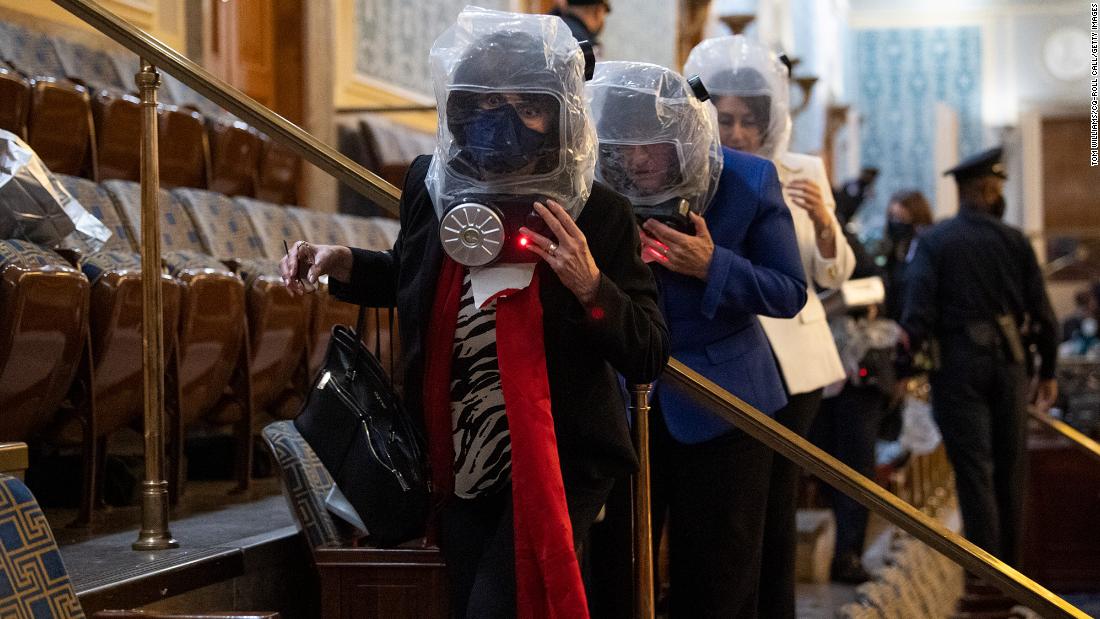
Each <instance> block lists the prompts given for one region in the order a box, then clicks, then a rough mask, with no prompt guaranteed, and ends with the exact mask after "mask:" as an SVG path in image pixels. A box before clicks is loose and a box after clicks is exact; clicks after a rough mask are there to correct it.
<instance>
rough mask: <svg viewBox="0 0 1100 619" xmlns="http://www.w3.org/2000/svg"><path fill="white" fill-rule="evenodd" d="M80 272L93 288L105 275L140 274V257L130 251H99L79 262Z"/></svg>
mask: <svg viewBox="0 0 1100 619" xmlns="http://www.w3.org/2000/svg"><path fill="white" fill-rule="evenodd" d="M80 270H81V271H83V272H84V277H87V278H88V281H89V282H91V283H92V285H93V286H94V285H95V283H96V282H97V281H98V280H99V278H100V277H103V275H105V274H107V273H119V274H124V273H141V255H140V254H135V253H134V252H131V251H101V252H96V253H94V254H92V255H90V256H84V257H83V258H81V260H80Z"/></svg>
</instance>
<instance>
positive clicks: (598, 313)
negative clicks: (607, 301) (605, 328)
mask: <svg viewBox="0 0 1100 619" xmlns="http://www.w3.org/2000/svg"><path fill="white" fill-rule="evenodd" d="M589 314H591V315H592V318H593V319H594V320H603V316H604V312H603V308H602V307H593V308H592V309H591V310H589Z"/></svg>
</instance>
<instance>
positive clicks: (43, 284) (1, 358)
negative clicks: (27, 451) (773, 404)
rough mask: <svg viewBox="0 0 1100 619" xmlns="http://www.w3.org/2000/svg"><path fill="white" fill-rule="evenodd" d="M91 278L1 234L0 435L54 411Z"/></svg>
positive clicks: (81, 331) (69, 373) (11, 437)
mask: <svg viewBox="0 0 1100 619" xmlns="http://www.w3.org/2000/svg"><path fill="white" fill-rule="evenodd" d="M88 288H89V286H88V280H87V279H86V278H85V277H84V275H83V274H81V273H80V271H78V270H77V269H76V268H74V267H73V266H72V265H70V264H69V263H68V262H66V261H65V259H63V258H62V257H61V256H59V255H57V254H56V253H54V252H52V251H49V250H46V249H42V248H40V247H38V246H36V245H33V244H31V243H28V242H26V241H18V240H13V239H9V240H6V241H4V240H0V440H2V441H26V440H27V439H28V438H30V437H31V436H33V435H35V434H36V433H38V432H39V431H41V430H43V429H45V427H46V426H47V425H49V423H50V422H51V421H52V420H53V419H54V416H55V413H56V411H57V408H58V406H59V405H60V404H61V401H62V400H63V399H64V397H65V394H66V392H67V391H68V389H69V386H70V384H71V383H72V381H73V377H74V376H75V375H76V372H77V367H78V364H79V363H80V361H81V351H82V350H84V342H85V337H86V336H87V332H88V292H89V291H88Z"/></svg>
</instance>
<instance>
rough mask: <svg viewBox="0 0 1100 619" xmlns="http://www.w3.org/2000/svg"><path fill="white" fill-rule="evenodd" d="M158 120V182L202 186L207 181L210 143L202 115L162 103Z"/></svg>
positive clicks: (167, 184) (169, 184)
mask: <svg viewBox="0 0 1100 619" xmlns="http://www.w3.org/2000/svg"><path fill="white" fill-rule="evenodd" d="M158 119H159V121H158V129H159V138H160V139H159V144H160V153H159V154H160V182H161V185H162V186H164V187H168V188H172V187H195V188H197V189H205V188H206V187H207V184H208V182H209V179H208V176H209V170H210V146H209V144H208V142H207V139H206V123H205V121H204V120H203V117H202V114H199V113H198V112H196V111H194V110H189V109H185V108H181V107H176V106H172V105H162V106H161V108H160V112H159V115H158Z"/></svg>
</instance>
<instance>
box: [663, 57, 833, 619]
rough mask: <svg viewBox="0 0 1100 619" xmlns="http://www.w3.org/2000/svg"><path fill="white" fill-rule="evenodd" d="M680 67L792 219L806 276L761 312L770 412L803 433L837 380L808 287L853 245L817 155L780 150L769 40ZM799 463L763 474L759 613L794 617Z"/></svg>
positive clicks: (783, 111)
mask: <svg viewBox="0 0 1100 619" xmlns="http://www.w3.org/2000/svg"><path fill="white" fill-rule="evenodd" d="M684 67H685V69H684V70H685V71H688V72H694V73H697V74H699V75H700V76H701V77H702V79H703V82H704V83H705V84H706V85H707V88H708V90H709V91H710V94H711V97H712V98H711V102H712V103H713V104H714V106H715V108H717V112H718V127H719V133H720V135H721V137H722V144H724V145H725V146H728V147H730V148H735V149H737V150H741V151H744V152H747V153H753V154H756V155H760V156H762V157H767V158H768V159H771V160H772V161H773V162H775V166H776V169H777V170H778V172H779V181H780V182H781V183H782V184H783V196H784V198H786V202H787V206H789V207H790V211H791V216H792V217H793V218H794V227H795V232H796V233H797V235H798V249H799V253H800V254H801V258H802V261H801V262H802V268H803V271H804V275H805V278H806V284H807V291H806V292H807V295H808V296H807V301H806V306H805V307H804V308H802V311H800V312H799V313H798V316H796V317H794V318H792V319H788V320H782V319H776V318H771V317H764V316H761V318H760V322H761V324H762V325H763V326H764V332H765V333H767V335H768V341H769V342H770V343H771V346H772V350H773V351H774V353H775V357H776V359H777V360H778V361H779V367H780V369H781V370H782V372H783V381H784V385H785V386H786V389H787V396H788V399H789V401H788V403H787V406H785V407H784V408H783V409H782V410H780V411H778V412H777V413H776V415H775V418H776V419H777V420H778V421H780V422H782V423H783V424H784V425H786V426H787V427H788V428H790V429H791V430H794V431H795V432H797V433H798V434H800V435H802V436H806V434H807V433H808V432H809V429H810V425H811V424H812V423H813V418H814V416H815V415H816V414H817V410H818V408H819V407H820V405H821V397H822V390H823V388H824V387H825V386H826V385H829V384H830V383H833V382H836V381H838V380H843V379H844V377H845V373H844V367H843V365H842V364H841V361H840V355H839V354H838V353H837V349H836V344H835V343H834V342H833V337H832V333H831V332H830V331H829V325H828V322H826V318H825V309H824V307H823V306H822V304H821V301H819V300H818V298H817V295H816V294H815V286H816V287H819V288H837V287H839V286H840V285H841V284H842V283H844V282H845V281H846V280H847V279H848V277H849V276H851V274H852V270H853V269H854V268H855V254H853V253H852V248H851V247H849V245H848V241H847V240H846V239H845V237H844V234H843V231H842V229H841V227H840V224H839V223H838V222H837V219H836V217H835V216H834V214H833V213H834V211H835V210H836V205H835V202H834V201H833V192H832V190H831V189H830V187H829V180H828V178H827V177H826V175H825V166H824V164H823V163H822V161H821V159H820V158H818V157H813V156H810V155H800V154H796V153H791V152H789V151H788V150H787V145H788V142H789V140H790V134H791V118H790V113H789V109H788V98H789V91H790V84H789V76H788V71H787V68H786V67H785V66H784V65H783V63H782V62H780V60H779V58H778V57H777V56H776V55H775V54H774V53H772V52H770V51H769V50H768V49H767V48H765V47H763V46H761V45H759V44H757V43H753V42H750V41H749V40H748V39H746V38H745V37H743V36H731V37H719V38H715V39H707V40H705V41H703V42H702V43H700V44H699V45H697V46H696V47H695V49H693V50H692V51H691V54H690V55H689V56H688V60H687V63H685V65H684ZM797 489H798V467H796V466H795V465H794V464H793V463H792V462H791V461H789V460H787V459H786V458H781V457H777V458H775V461H774V463H773V464H772V474H771V479H770V481H769V482H768V495H769V496H768V510H767V523H766V526H765V530H764V544H763V555H762V556H763V564H762V566H761V570H760V613H761V614H762V615H766V616H768V617H790V618H793V617H794V616H795V599H794V593H795V592H794V559H795V556H794V555H795V547H796V539H797V538H796V531H795V501H796V498H797V497H796V495H797Z"/></svg>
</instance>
